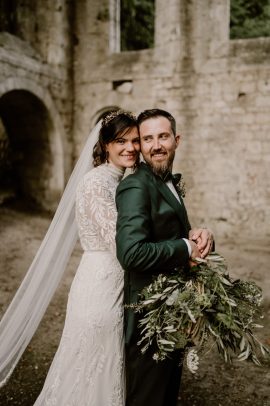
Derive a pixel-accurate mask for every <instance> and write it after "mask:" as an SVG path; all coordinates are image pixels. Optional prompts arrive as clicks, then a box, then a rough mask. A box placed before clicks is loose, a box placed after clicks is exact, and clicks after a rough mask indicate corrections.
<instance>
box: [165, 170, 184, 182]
mask: <svg viewBox="0 0 270 406" xmlns="http://www.w3.org/2000/svg"><path fill="white" fill-rule="evenodd" d="M181 177H182V175H181V173H175V174H174V175H173V174H172V173H171V172H170V171H167V172H166V173H165V174H164V175H163V176H162V177H161V179H162V180H163V182H169V181H170V180H171V181H172V183H173V184H174V185H177V184H178V183H179V182H180V180H181Z"/></svg>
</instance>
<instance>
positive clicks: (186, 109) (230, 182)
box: [0, 0, 270, 242]
mask: <svg viewBox="0 0 270 406" xmlns="http://www.w3.org/2000/svg"><path fill="white" fill-rule="evenodd" d="M17 4H18V5H17V9H16V13H15V14H16V18H15V20H16V24H15V25H14V24H13V25H14V26H13V28H12V29H13V31H12V30H10V29H9V26H8V24H7V26H6V27H4V28H5V31H8V30H9V32H8V33H7V32H2V33H1V34H0V113H1V116H3V115H4V116H5V117H6V120H7V121H8V122H9V123H11V122H13V121H14V120H13V119H12V117H16V118H18V117H19V118H20V119H19V120H18V122H19V124H18V125H17V126H15V127H14V126H13V127H12V126H11V127H12V128H11V127H10V129H9V131H11V132H12V134H13V139H17V138H16V134H19V132H20V128H25V127H24V126H23V124H24V123H25V121H27V120H24V121H23V119H22V116H24V117H25V116H26V115H27V114H28V121H29V122H30V123H33V125H32V126H31V124H30V125H29V126H28V130H27V131H26V130H25V131H23V132H22V135H21V138H20V137H18V139H19V140H20V139H21V140H22V139H24V138H25V139H27V140H28V141H30V140H33V133H35V134H36V133H38V135H37V137H39V138H38V139H39V140H40V142H41V144H40V146H41V148H42V149H44V151H45V153H44V154H43V155H42V154H41V155H40V159H41V160H43V161H44V165H43V166H42V165H41V166H40V169H39V172H38V177H37V176H36V178H39V179H45V180H44V181H42V180H40V181H39V182H37V179H34V177H33V178H32V181H31V169H34V168H35V164H34V161H31V159H30V161H29V162H30V163H29V168H30V169H29V171H28V172H27V176H26V177H25V178H26V179H28V181H27V182H28V186H29V185H30V186H31V185H32V187H30V189H31V190H33V191H34V189H35V188H37V189H39V192H38V194H39V195H40V199H41V200H42V199H43V197H44V201H45V202H49V201H53V200H54V201H57V199H56V195H57V193H58V195H59V193H60V192H61V190H62V189H63V186H64V183H65V181H66V179H67V178H68V175H69V173H70V171H71V167H72V163H73V159H74V158H75V159H76V158H77V157H78V155H79V154H80V151H81V148H82V146H83V144H84V143H85V140H86V138H87V136H88V134H89V131H90V130H91V128H93V126H94V125H95V123H96V122H97V120H98V118H99V117H100V115H101V114H102V113H103V112H104V111H106V110H109V109H110V108H112V107H117V106H118V107H122V108H126V109H130V110H132V111H134V112H140V111H141V110H143V109H146V108H152V107H160V108H163V109H166V110H169V111H170V112H171V113H172V114H173V115H175V117H176V119H177V123H178V130H179V132H180V133H181V135H182V141H181V144H180V147H179V149H178V151H177V156H176V161H175V170H176V171H181V172H182V173H183V175H184V178H185V181H186V186H187V197H186V202H187V206H188V209H189V213H190V217H191V219H192V224H193V225H202V224H203V225H208V226H210V227H211V228H212V229H213V230H214V232H215V234H216V235H218V236H219V237H220V238H223V237H228V238H231V237H232V238H233V239H234V240H235V239H236V240H237V239H238V238H241V239H250V240H251V241H253V240H255V239H256V240H260V239H262V240H263V241H264V242H266V241H267V240H269V236H270V232H269V227H268V222H269V214H270V213H269V210H270V209H269V207H270V204H269V200H270V179H269V177H268V176H267V173H268V168H269V160H270V158H269V156H270V154H269V153H270V145H269V142H270V141H269V129H270V115H269V104H270V84H269V77H270V52H269V51H270V39H269V38H260V39H256V40H255V39H254V40H234V41H230V40H229V0H196V1H195V0H192V1H187V0H170V1H169V2H164V1H162V0H156V13H155V14H156V17H155V18H156V21H155V47H154V48H153V49H146V50H141V51H130V52H116V51H119V44H118V43H117V41H119V35H118V34H119V26H117V10H118V8H119V0H77V1H74V0H57V1H52V0H47V1H46V2H44V1H41V0H37V1H36V2H32V1H30V0H25V1H19V2H17ZM14 27H15V28H14ZM10 31H12V32H10ZM14 91H15V93H14ZM16 92H19V93H16ZM7 95H8V96H7ZM17 96H19V97H17ZM18 100H20V103H19V101H18ZM25 105H27V106H28V110H27V109H26V108H24V106H25ZM19 112H20V114H19ZM34 116H35V117H36V118H37V117H38V119H36V120H35V123H34V121H32V120H31V117H34ZM5 117H4V118H5ZM7 127H8V125H7ZM31 129H32V132H31V131H30V130H31ZM44 129H45V130H44ZM23 137H24V138H23ZM32 142H33V141H31V143H32ZM17 145H23V143H22V142H21V141H20V142H19V141H18V143H17ZM37 151H38V143H37V144H36V146H35V147H34V143H33V148H32V149H31V148H30V152H28V156H30V157H31V155H36V152H37ZM24 152H26V151H24ZM40 159H38V160H39V161H40ZM45 160H47V164H46V163H45ZM48 162H49V165H48ZM32 172H33V171H32ZM40 175H42V176H40ZM29 177H30V178H29ZM29 179H30V181H29ZM27 182H26V183H27ZM35 182H36V183H35ZM26 186H27V185H26ZM29 193H30V192H29ZM31 193H32V192H31Z"/></svg>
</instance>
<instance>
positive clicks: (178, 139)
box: [174, 134, 181, 148]
mask: <svg viewBox="0 0 270 406" xmlns="http://www.w3.org/2000/svg"><path fill="white" fill-rule="evenodd" d="M174 139H175V143H176V148H177V147H178V145H179V143H180V139H181V135H180V134H176V136H175V137H174Z"/></svg>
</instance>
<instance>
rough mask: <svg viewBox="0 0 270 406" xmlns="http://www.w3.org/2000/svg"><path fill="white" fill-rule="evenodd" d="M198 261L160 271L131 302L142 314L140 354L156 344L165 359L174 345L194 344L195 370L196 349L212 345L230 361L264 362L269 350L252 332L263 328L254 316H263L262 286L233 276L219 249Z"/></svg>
mask: <svg viewBox="0 0 270 406" xmlns="http://www.w3.org/2000/svg"><path fill="white" fill-rule="evenodd" d="M196 262H197V264H196V266H194V267H192V268H190V270H186V269H185V270H179V271H178V272H176V273H174V274H173V275H172V274H170V275H164V274H160V275H159V276H158V277H157V279H155V281H154V282H153V283H151V284H150V285H149V286H147V287H146V288H144V289H143V291H142V292H141V298H140V301H139V302H138V303H136V304H133V305H131V306H130V307H132V308H133V309H134V311H135V312H139V313H141V314H142V317H141V319H140V321H139V327H140V329H141V335H142V338H141V340H140V341H139V343H138V345H140V346H141V351H142V353H144V352H145V351H147V349H148V348H149V347H150V346H151V345H152V344H154V346H155V347H154V348H156V351H155V353H154V355H153V358H154V359H155V360H156V361H161V360H163V359H165V358H166V357H169V356H170V353H171V352H172V351H174V350H176V349H186V348H190V347H192V349H191V350H190V352H189V353H188V355H187V366H188V367H189V369H190V370H191V372H195V371H196V369H197V368H198V360H199V356H198V354H200V353H203V352H204V351H205V350H206V349H207V348H209V347H210V346H212V345H213V344H214V345H216V347H217V349H218V351H219V353H220V354H221V355H222V357H223V359H224V361H226V362H231V361H232V358H233V357H237V358H238V360H240V361H243V360H251V361H252V362H254V363H255V364H257V365H261V359H262V358H263V357H265V356H266V355H268V356H269V354H270V350H269V348H268V347H267V346H266V345H264V344H263V343H262V342H260V340H259V339H258V338H257V337H256V335H255V334H254V329H255V328H259V327H262V326H261V325H259V324H257V323H256V321H255V320H256V319H257V318H259V317H262V309H261V301H262V292H261V289H260V288H259V287H258V286H257V285H256V284H255V283H254V282H249V281H243V280H240V279H232V278H231V277H230V276H229V274H228V271H227V265H226V262H225V260H224V258H223V257H222V256H220V255H219V254H217V253H211V254H209V255H208V257H207V258H206V259H205V260H201V259H198V260H197V261H196ZM194 347H195V349H194Z"/></svg>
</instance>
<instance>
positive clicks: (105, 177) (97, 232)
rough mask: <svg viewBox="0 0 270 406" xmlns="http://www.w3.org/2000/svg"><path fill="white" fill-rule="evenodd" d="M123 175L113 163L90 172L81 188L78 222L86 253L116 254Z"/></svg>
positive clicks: (77, 196)
mask: <svg viewBox="0 0 270 406" xmlns="http://www.w3.org/2000/svg"><path fill="white" fill-rule="evenodd" d="M123 175H124V170H121V169H119V168H117V167H115V166H113V165H112V164H103V165H100V166H98V167H96V168H94V169H92V170H91V171H89V172H88V173H87V174H86V175H85V176H84V177H83V179H82V180H81V182H80V183H79V185H78V188H77V193H76V220H77V224H78V232H79V237H80V241H81V245H82V248H83V249H84V250H85V251H93V250H101V251H105V250H110V251H111V252H113V253H114V254H115V252H116V249H115V228H116V219H117V210H116V205H115V192H116V188H117V186H118V184H119V182H120V180H121V179H122V177H123Z"/></svg>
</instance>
